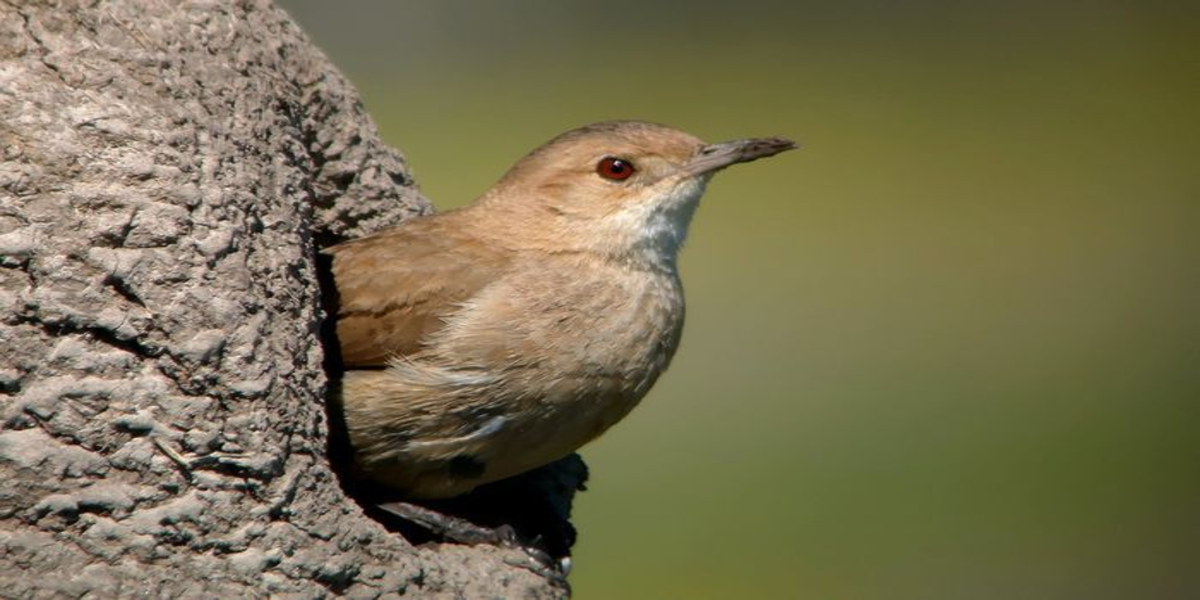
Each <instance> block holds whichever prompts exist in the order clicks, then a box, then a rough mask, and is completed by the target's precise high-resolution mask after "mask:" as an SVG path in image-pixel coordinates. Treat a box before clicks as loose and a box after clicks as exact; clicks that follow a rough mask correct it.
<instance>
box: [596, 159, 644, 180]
mask: <svg viewBox="0 0 1200 600" xmlns="http://www.w3.org/2000/svg"><path fill="white" fill-rule="evenodd" d="M634 170H635V169H634V168H633V163H631V162H629V161H627V160H624V159H621V158H617V157H615V156H606V157H604V158H602V159H600V162H598V163H596V172H597V173H599V174H600V176H601V177H603V178H605V179H611V180H613V181H625V180H626V179H629V176H630V175H633V172H634Z"/></svg>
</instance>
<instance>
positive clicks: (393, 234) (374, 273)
mask: <svg viewBox="0 0 1200 600" xmlns="http://www.w3.org/2000/svg"><path fill="white" fill-rule="evenodd" d="M445 216H446V215H439V216H432V217H424V218H419V219H415V220H413V221H410V222H408V223H405V224H404V225H401V226H399V227H396V228H394V229H391V230H388V231H384V232H382V233H378V234H375V235H372V236H368V237H365V238H361V239H357V240H352V241H349V242H346V243H344V244H339V245H337V246H334V247H332V248H328V249H326V250H325V253H327V254H330V255H332V257H333V278H334V282H335V283H336V285H337V292H338V322H337V335H338V342H339V344H340V346H341V354H342V361H343V363H344V364H345V366H346V367H347V368H367V367H382V366H385V365H387V363H388V360H389V359H391V358H393V357H396V356H403V355H406V354H411V353H413V352H416V351H417V350H419V349H420V348H421V344H422V341H423V340H424V339H425V338H426V336H428V335H429V334H431V333H433V332H435V331H437V330H438V329H440V328H441V327H442V326H443V325H444V324H445V321H444V319H445V318H446V317H447V316H448V315H449V314H451V313H452V312H454V311H455V310H457V309H458V308H459V307H460V306H461V303H463V302H465V301H467V300H469V299H470V298H471V297H472V296H474V295H475V294H476V293H478V292H479V291H480V290H481V289H483V287H484V286H486V285H487V284H488V282H490V281H494V280H495V279H496V278H497V277H498V276H499V274H500V272H502V271H503V270H504V269H506V268H507V266H508V262H509V261H508V258H507V256H506V255H505V253H504V252H503V251H502V250H499V249H497V248H496V247H495V246H493V245H489V244H484V243H482V242H480V241H479V240H478V239H477V238H475V237H474V236H472V235H470V234H468V233H465V232H463V231H461V230H459V229H458V228H455V227H445V226H443V225H444V223H442V222H441V221H442V219H443V218H444V217H445Z"/></svg>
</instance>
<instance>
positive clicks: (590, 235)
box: [480, 121, 796, 268]
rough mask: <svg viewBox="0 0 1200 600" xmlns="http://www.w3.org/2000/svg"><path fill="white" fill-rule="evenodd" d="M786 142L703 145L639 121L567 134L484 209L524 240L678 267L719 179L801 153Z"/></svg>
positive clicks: (526, 163)
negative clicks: (733, 169)
mask: <svg viewBox="0 0 1200 600" xmlns="http://www.w3.org/2000/svg"><path fill="white" fill-rule="evenodd" d="M795 147H796V144H795V143H794V142H792V141H791V140H787V139H784V138H757V139H744V140H735V141H731V142H723V143H720V144H706V143H705V142H704V141H702V140H700V139H699V138H696V137H695V136H692V135H689V134H687V133H684V132H682V131H679V130H677V129H672V128H670V127H666V126H663V125H657V124H654V123H646V122H641V121H606V122H603V123H596V124H593V125H588V126H585V127H581V128H579V129H574V130H571V131H568V132H567V133H564V134H562V135H560V136H558V137H556V138H554V139H552V140H550V141H549V142H547V143H545V144H544V145H542V146H541V147H539V148H537V149H536V150H534V151H533V152H530V153H529V154H528V155H526V156H525V157H524V158H522V159H521V160H520V161H518V162H517V164H516V165H514V166H513V167H512V168H511V169H510V170H509V171H508V173H507V174H505V176H504V177H503V178H502V179H501V180H500V181H499V182H498V183H497V184H496V186H495V187H493V188H492V190H491V191H490V192H488V194H487V195H485V196H484V197H483V198H482V199H481V202H480V204H481V205H483V206H488V207H492V208H494V209H498V210H501V211H508V212H510V213H512V215H513V217H514V218H517V219H520V220H522V221H523V224H522V228H525V227H529V228H530V230H529V231H528V232H527V235H526V236H525V239H527V240H529V241H530V242H533V243H537V244H539V245H541V244H548V245H550V246H552V247H553V248H548V249H554V248H556V249H566V250H573V251H587V252H596V253H599V254H602V255H604V256H606V257H610V258H616V259H619V260H623V261H632V262H636V263H645V264H646V265H649V266H661V267H669V268H674V261H675V257H676V255H677V254H678V251H679V248H680V247H681V246H682V244H683V241H684V238H685V237H686V236H687V229H688V224H689V223H690V221H691V218H692V214H693V213H694V212H695V210H696V207H697V205H698V203H699V201H700V196H701V195H702V194H703V193H704V188H705V185H706V184H707V183H708V181H709V179H710V178H711V177H712V175H713V174H714V173H716V172H717V171H719V170H721V169H723V168H725V167H727V166H730V165H733V164H736V163H741V162H749V161H752V160H755V159H759V158H763V157H767V156H772V155H775V154H778V153H780V152H783V151H786V150H790V149H792V148H795Z"/></svg>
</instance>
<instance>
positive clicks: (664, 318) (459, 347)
mask: <svg viewBox="0 0 1200 600" xmlns="http://www.w3.org/2000/svg"><path fill="white" fill-rule="evenodd" d="M793 148H796V144H795V143H794V142H792V141H791V140H789V139H785V138H780V137H767V138H751V139H740V140H735V141H729V142H723V143H717V144H707V143H705V142H704V141H702V140H700V139H699V138H697V137H695V136H692V135H690V134H688V133H685V132H683V131H680V130H677V129H674V128H671V127H668V126H664V125H659V124H655V123H650V122H644V121H605V122H600V123H594V124H591V125H586V126H584V127H580V128H577V129H573V130H570V131H568V132H566V133H563V134H561V135H559V136H557V137H555V138H553V139H551V140H550V141H548V142H546V143H545V144H543V145H541V146H540V147H538V148H536V149H535V150H533V151H532V152H530V153H529V154H528V155H526V156H525V157H523V158H521V159H520V160H519V161H517V162H516V164H515V165H513V166H512V167H511V168H510V169H509V170H508V171H507V173H505V174H504V176H503V177H501V179H500V180H499V181H498V182H497V183H496V184H495V185H494V186H493V187H492V188H490V189H489V190H488V191H487V192H485V193H484V194H483V195H482V196H480V197H479V198H477V199H476V200H475V201H474V202H473V203H471V204H469V205H467V206H464V207H462V208H459V209H455V210H451V211H447V212H441V213H435V214H432V215H428V216H423V217H418V218H414V219H410V220H408V221H405V222H403V223H401V224H399V225H397V226H395V227H393V228H390V229H386V230H384V231H381V232H379V233H375V234H372V235H368V236H366V237H362V238H359V239H354V240H350V241H346V242H342V243H340V244H337V245H334V246H331V247H329V248H326V249H324V250H323V253H324V254H326V255H327V256H328V259H329V260H330V262H331V267H330V268H331V273H332V279H333V283H334V286H335V288H336V296H337V307H336V327H335V333H336V339H337V344H338V349H339V352H340V355H341V362H342V365H343V368H344V372H343V373H342V375H341V382H340V391H339V392H338V393H337V404H338V406H339V409H340V411H341V413H342V419H343V421H344V424H345V429H346V433H347V435H348V439H349V445H350V447H351V449H352V453H353V463H354V469H355V471H356V473H357V474H358V476H359V477H361V478H364V479H366V480H368V481H370V482H372V483H374V484H380V485H383V486H385V487H386V488H388V489H390V490H394V491H396V492H398V493H400V494H402V495H403V496H405V497H408V498H413V499H443V498H453V497H456V496H460V495H463V494H467V493H469V492H471V491H472V490H473V489H475V488H476V487H477V486H480V485H483V484H486V483H489V482H494V481H497V480H500V479H504V478H508V477H511V476H514V475H517V474H520V473H523V472H526V471H529V470H531V469H534V468H537V467H539V466H542V465H545V464H548V463H550V462H553V461H555V460H557V459H559V458H562V457H564V456H566V455H568V454H570V453H572V452H574V451H575V450H576V449H578V448H579V447H580V446H583V445H584V444H586V443H587V442H589V441H591V440H593V439H595V438H596V437H597V436H599V435H600V434H601V433H603V432H604V431H605V430H607V429H608V428H609V427H611V426H612V425H613V424H615V423H616V422H617V421H619V420H621V419H622V418H623V417H625V416H626V415H627V414H628V413H629V412H630V411H631V410H632V409H633V408H634V407H635V406H636V405H637V404H638V402H639V401H640V400H641V399H642V398H643V396H645V395H646V393H647V392H648V391H649V390H650V388H651V386H652V385H654V383H655V381H656V380H657V379H658V377H659V376H660V375H661V374H662V373H663V372H664V370H666V369H667V367H668V365H669V364H670V362H671V358H672V356H673V355H674V354H675V351H676V349H677V348H678V347H679V343H680V338H681V334H682V331H683V323H684V312H685V303H684V294H683V287H682V283H681V281H680V276H679V271H678V266H677V265H678V255H679V252H680V249H681V247H682V246H683V244H684V240H685V238H686V236H687V233H688V226H689V224H690V222H691V221H692V217H693V214H694V213H695V212H696V209H697V207H698V205H699V202H700V197H701V196H702V195H703V193H704V191H705V187H706V185H707V184H708V182H709V180H710V179H711V178H712V176H713V175H714V174H715V173H716V172H718V171H720V170H721V169H724V168H725V167H728V166H731V165H734V164H737V163H744V162H749V161H753V160H756V159H759V158H764V157H768V156H772V155H775V154H778V153H780V152H784V151H787V150H791V149H793Z"/></svg>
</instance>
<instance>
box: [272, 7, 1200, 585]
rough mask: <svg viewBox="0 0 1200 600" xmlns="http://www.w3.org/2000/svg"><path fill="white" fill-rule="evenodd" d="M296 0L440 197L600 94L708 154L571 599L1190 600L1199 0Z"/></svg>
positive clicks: (1199, 170)
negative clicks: (664, 355) (749, 145)
mask: <svg viewBox="0 0 1200 600" xmlns="http://www.w3.org/2000/svg"><path fill="white" fill-rule="evenodd" d="M283 5H284V6H285V7H286V8H287V9H288V10H289V11H291V13H292V14H293V15H294V16H295V17H296V18H297V19H298V20H299V21H300V23H301V24H302V25H303V26H304V27H305V28H306V29H307V30H308V31H309V33H310V34H311V35H312V36H313V38H315V40H316V42H317V43H318V44H319V45H320V46H322V47H323V48H324V49H325V50H326V51H327V52H328V53H329V54H330V55H331V56H332V57H333V59H334V60H335V62H337V63H338V64H339V65H340V66H341V68H342V69H343V70H344V71H345V72H346V73H347V74H348V75H349V76H350V77H351V79H352V80H354V82H355V83H356V84H357V85H358V87H359V88H360V89H361V91H362V92H363V94H364V97H365V100H366V104H367V107H368V109H369V110H370V112H371V113H372V115H373V116H374V118H375V119H376V120H377V121H378V122H379V124H380V126H381V127H382V130H383V133H384V135H385V137H387V138H388V139H389V140H390V142H391V143H393V144H394V145H396V146H397V147H399V148H401V149H402V150H403V151H404V152H405V153H406V155H407V156H408V158H409V159H410V161H411V163H412V165H413V168H414V170H415V173H416V176H417V178H418V180H419V181H420V183H421V185H422V188H423V190H424V191H425V193H426V194H428V195H429V196H430V197H431V198H432V199H433V200H434V201H435V202H436V203H437V204H438V206H440V207H442V208H447V207H452V206H457V205H461V204H463V203H464V202H466V201H469V200H470V199H472V198H473V197H474V196H476V195H477V194H479V193H480V192H482V191H483V190H485V189H486V188H487V187H488V186H489V185H490V184H491V183H492V182H493V181H494V180H495V179H496V178H497V177H499V175H500V174H501V173H502V172H503V171H504V170H505V169H506V168H507V167H508V166H509V165H510V164H511V163H512V162H513V161H514V160H516V159H517V158H518V157H519V156H521V155H522V154H524V153H525V152H526V151H528V150H529V149H531V148H533V147H534V146H536V145H538V144H540V143H541V142H543V141H545V140H546V139H548V138H550V137H551V136H553V135H555V134H557V133H559V132H560V131H563V130H566V129H568V128H571V127H574V126H577V125H581V124H584V123H587V122H591V121H597V120H602V119H609V118H640V119H647V120H654V121H659V122H663V123H667V124H671V125H674V126H677V127H680V128H682V129H685V130H687V131H690V132H692V133H695V134H696V135H699V136H701V137H703V138H705V139H708V140H711V141H717V140H722V139H728V138H735V137H745V136H756V135H786V136H790V137H794V138H795V139H798V140H800V141H802V142H803V143H804V148H803V149H802V150H800V151H798V152H792V153H788V154H785V155H783V156H780V157H777V158H774V159H771V160H768V161H763V162H759V163H755V164H753V165H749V166H741V167H737V168H735V169H731V170H729V171H727V172H725V173H723V174H721V175H720V176H719V177H718V178H717V179H716V180H715V181H714V183H713V185H712V186H710V188H709V193H708V195H707V196H706V198H705V202H704V205H703V206H702V208H701V210H700V212H699V214H698V216H697V220H696V223H695V226H694V229H693V234H692V237H691V242H690V244H689V246H688V248H687V249H686V250H685V252H684V256H683V270H684V281H685V284H686V286H687V288H688V302H689V306H688V318H689V323H688V327H687V330H686V333H685V335H684V342H683V347H682V349H681V350H680V352H679V355H678V356H677V357H676V359H675V363H674V365H673V367H672V369H671V371H670V372H669V373H668V374H667V375H666V376H665V377H664V378H663V379H662V380H661V381H660V382H659V384H658V385H657V387H656V388H655V389H654V391H653V392H651V394H650V395H649V397H648V398H647V399H646V401H645V402H644V403H643V404H642V406H640V407H639V408H638V409H637V410H636V411H634V413H633V415H632V416H631V417H630V418H629V419H627V420H626V421H624V422H622V423H621V424H620V425H619V426H618V427H616V428H615V429H614V430H613V431H611V432H609V433H608V434H607V435H606V436H605V437H604V438H603V439H601V440H599V441H598V442H595V443H593V444H591V445H590V446H588V447H587V448H586V449H585V450H584V452H583V453H584V455H585V457H586V458H587V460H588V462H589V463H590V465H591V467H592V473H593V475H592V482H591V485H590V490H589V491H588V492H587V493H585V494H583V495H581V496H580V497H579V499H578V502H577V504H576V516H577V519H576V522H577V525H578V526H579V528H580V531H581V536H580V542H579V545H578V546H577V554H576V570H575V572H574V573H573V574H572V575H571V580H572V582H573V584H574V586H575V589H576V592H577V595H578V597H580V598H739V597H786V598H819V599H858V598H912V599H925V598H964V599H967V598H969V599H980V598H996V599H1008V598H1155V599H1157V598H1197V597H1200V427H1198V425H1200V423H1198V420H1200V419H1198V417H1200V410H1198V409H1200V310H1198V308H1200V264H1198V262H1200V240H1198V237H1200V167H1198V164H1197V163H1198V160H1200V105H1198V100H1200V9H1198V8H1197V4H1196V3H1194V2H1193V3H1190V4H1189V3H1183V2H1178V3H1170V2H1158V3H1156V2H1117V1H1096V2H1087V3H1084V2H1069V3H1068V2H1051V3H1045V2H1004V3H1000V2H977V3H964V2H952V1H949V0H946V1H928V0H922V1H918V2H903V3H902V2H884V1H849V2H803V1H802V2H786V3H785V2H740V3H736V4H735V3H730V2H711V1H707V2H691V3H686V4H684V3H680V4H678V5H675V6H673V7H672V6H667V5H665V4H644V3H637V2H631V1H625V0H614V1H606V2H577V1H569V2H563V1H560V2H535V1H531V0H522V1H513V0H510V1H507V2H489V1H486V0H475V1H454V2H445V1H435V0H420V1H411V2H404V3H394V2H383V1H371V2H352V3H341V4H337V3H327V2H317V1H315V0H288V1H285V2H283Z"/></svg>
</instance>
